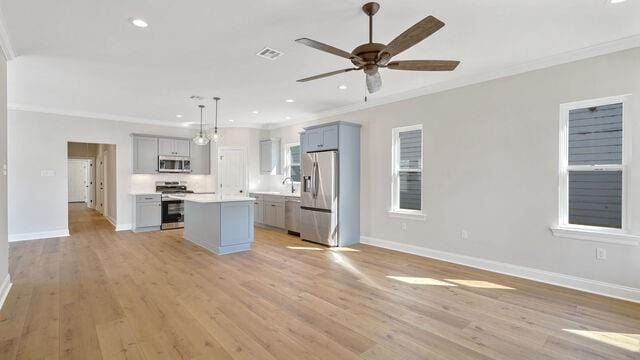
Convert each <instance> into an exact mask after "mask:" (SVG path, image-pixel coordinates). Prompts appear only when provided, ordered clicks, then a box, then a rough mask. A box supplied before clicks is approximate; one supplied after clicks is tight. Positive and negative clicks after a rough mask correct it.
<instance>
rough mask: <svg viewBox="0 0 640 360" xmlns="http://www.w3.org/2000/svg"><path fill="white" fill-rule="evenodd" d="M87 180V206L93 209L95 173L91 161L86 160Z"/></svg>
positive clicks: (94, 201) (94, 202)
mask: <svg viewBox="0 0 640 360" xmlns="http://www.w3.org/2000/svg"><path fill="white" fill-rule="evenodd" d="M87 165H88V166H87V179H88V180H89V186H88V188H87V189H88V191H89V193H88V195H87V206H88V207H90V208H94V207H95V204H96V179H95V176H96V174H95V171H94V166H93V160H87Z"/></svg>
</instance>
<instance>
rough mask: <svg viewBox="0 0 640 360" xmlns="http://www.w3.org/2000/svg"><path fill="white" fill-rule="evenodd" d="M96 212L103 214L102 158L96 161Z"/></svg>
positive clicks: (99, 157)
mask: <svg viewBox="0 0 640 360" xmlns="http://www.w3.org/2000/svg"><path fill="white" fill-rule="evenodd" d="M95 206H96V210H98V211H99V212H100V213H101V214H104V157H102V156H98V158H97V159H96V205H95Z"/></svg>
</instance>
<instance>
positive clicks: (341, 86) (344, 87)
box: [338, 85, 347, 90]
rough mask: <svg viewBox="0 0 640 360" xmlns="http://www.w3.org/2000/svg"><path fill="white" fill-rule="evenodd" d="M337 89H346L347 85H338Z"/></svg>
mask: <svg viewBox="0 0 640 360" xmlns="http://www.w3.org/2000/svg"><path fill="white" fill-rule="evenodd" d="M338 89H340V90H347V85H340V86H338Z"/></svg>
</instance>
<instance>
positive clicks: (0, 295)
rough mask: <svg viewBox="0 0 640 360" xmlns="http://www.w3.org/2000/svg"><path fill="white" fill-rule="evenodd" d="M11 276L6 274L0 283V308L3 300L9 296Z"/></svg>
mask: <svg viewBox="0 0 640 360" xmlns="http://www.w3.org/2000/svg"><path fill="white" fill-rule="evenodd" d="M11 285H13V284H12V283H11V276H9V274H7V276H5V278H4V281H3V282H2V285H0V309H2V305H4V301H5V300H7V296H9V291H10V290H11Z"/></svg>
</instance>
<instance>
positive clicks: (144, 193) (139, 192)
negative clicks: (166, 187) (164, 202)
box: [129, 191, 161, 196]
mask: <svg viewBox="0 0 640 360" xmlns="http://www.w3.org/2000/svg"><path fill="white" fill-rule="evenodd" d="M156 194H161V193H159V192H157V191H132V192H130V193H129V195H133V196H136V195H156Z"/></svg>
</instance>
